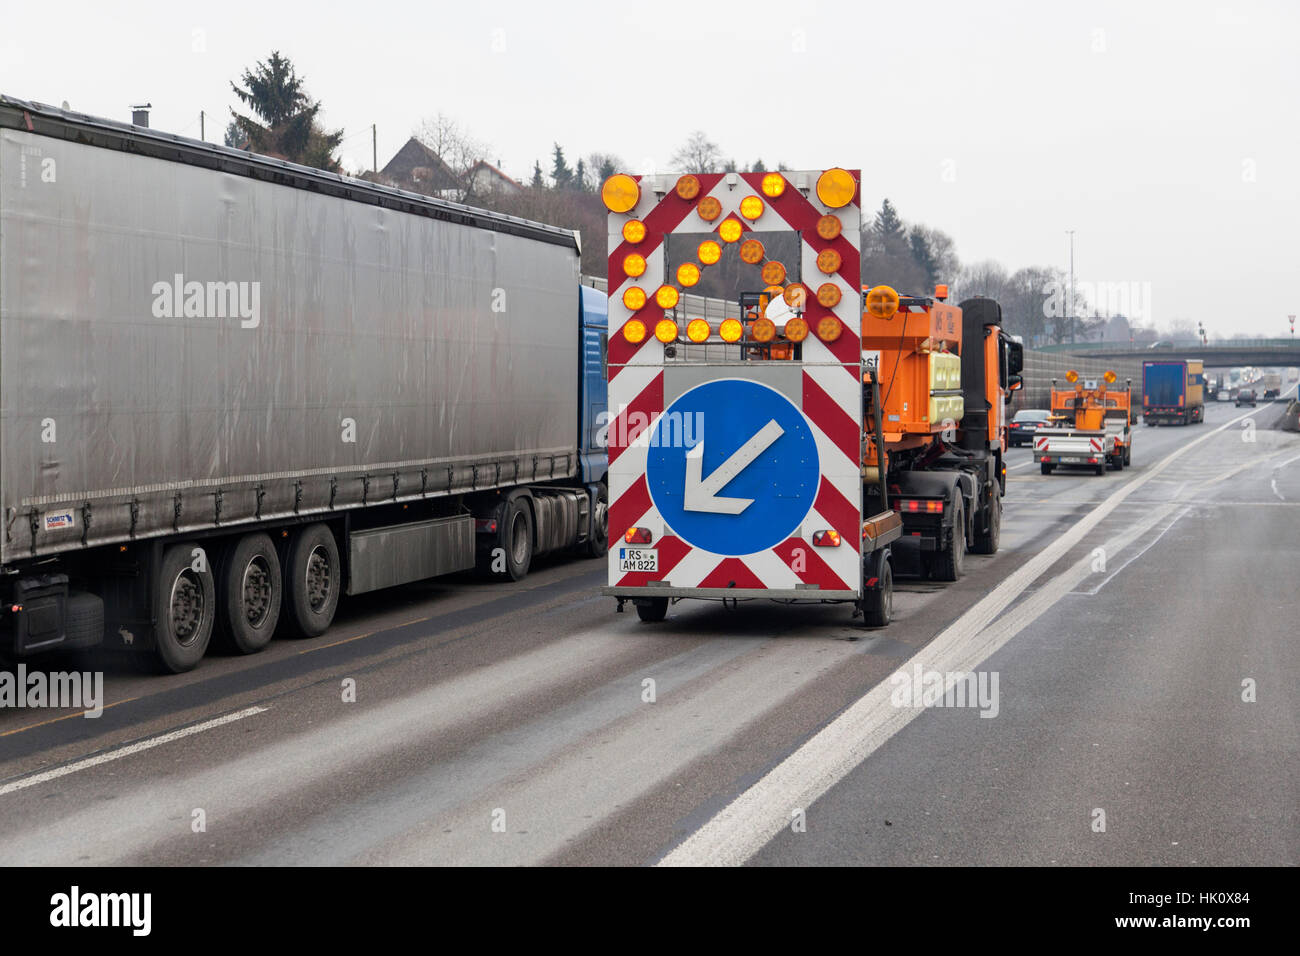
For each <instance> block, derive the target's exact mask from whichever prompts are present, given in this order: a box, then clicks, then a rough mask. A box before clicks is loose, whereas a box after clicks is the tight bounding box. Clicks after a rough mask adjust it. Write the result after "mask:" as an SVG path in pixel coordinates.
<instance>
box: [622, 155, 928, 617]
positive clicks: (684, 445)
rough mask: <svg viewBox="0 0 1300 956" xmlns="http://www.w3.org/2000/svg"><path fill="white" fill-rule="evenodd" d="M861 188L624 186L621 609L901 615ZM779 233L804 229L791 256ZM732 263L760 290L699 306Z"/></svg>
mask: <svg viewBox="0 0 1300 956" xmlns="http://www.w3.org/2000/svg"><path fill="white" fill-rule="evenodd" d="M858 179H859V176H858V174H857V172H856V171H850V170H845V169H838V168H834V169H826V170H811V171H804V172H778V173H699V174H686V175H682V176H654V177H634V176H626V175H622V174H619V175H615V176H612V177H610V179H608V180H607V181H606V182H605V184H604V186H603V188H602V197H603V199H604V201H605V205H606V207H607V208H608V209H609V212H610V215H609V286H608V289H609V309H610V339H609V362H608V369H609V371H608V374H609V401H610V408H611V414H612V415H613V416H614V420H613V421H612V422H611V425H610V428H609V430H608V434H609V436H610V441H609V448H608V451H609V461H610V468H609V501H610V506H609V520H610V552H609V584H608V586H607V587H605V588H604V589H603V593H605V594H608V595H611V596H613V597H614V598H616V599H617V601H618V609H619V610H620V611H621V610H623V606H624V604H625V603H626V602H628V601H631V602H632V603H633V605H634V606H635V607H636V609H637V613H638V614H639V615H640V617H641V618H642V619H643V620H647V621H659V620H662V619H663V618H664V616H665V614H666V613H667V609H668V606H669V603H670V602H673V601H678V600H681V599H683V598H703V599H713V600H718V599H722V600H726V599H741V598H773V599H779V600H783V601H800V600H807V601H815V602H825V601H844V602H850V603H852V604H853V605H854V606H855V608H856V609H857V611H858V612H861V613H862V614H863V615H864V619H865V620H866V622H867V623H868V624H870V625H873V626H878V625H882V624H885V623H887V622H888V619H889V615H890V607H891V604H892V582H893V573H892V567H891V564H890V545H891V543H892V542H893V541H894V540H896V539H897V538H898V536H899V534H901V529H902V524H901V520H900V519H899V517H898V516H897V515H896V514H894V513H893V512H884V513H881V514H874V515H870V516H864V515H863V508H862V502H863V485H862V436H863V421H864V419H863V414H864V407H865V403H864V400H863V375H862V372H863V369H862V356H861V323H862V296H861V291H860V278H859V251H858V237H859V234H860V233H859V229H860V220H861V207H860V198H859V189H858ZM778 233H783V234H786V235H789V234H793V235H794V236H795V237H797V243H796V244H795V245H794V248H795V249H796V250H797V251H796V252H795V253H794V254H793V255H789V256H786V257H785V259H786V261H781V260H780V259H778V258H777V257H776V253H775V252H769V248H768V247H769V246H771V247H772V248H773V249H775V247H776V245H777V244H778V243H777V241H776V239H775V235H774V234H778ZM670 239H672V240H673V241H672V242H671V243H670V242H669V240H670ZM765 240H766V241H765ZM720 263H734V264H736V265H738V266H739V267H740V268H742V269H747V270H748V273H749V275H750V276H751V278H752V281H753V285H752V287H751V288H752V290H753V291H752V292H748V293H746V294H744V295H742V296H741V300H740V308H738V309H737V311H736V314H734V315H728V316H725V317H723V318H722V319H720V320H719V319H717V318H712V319H710V318H706V317H704V316H701V315H695V314H692V313H691V312H690V311H689V310H688V309H687V308H686V307H685V301H686V299H685V298H684V294H685V293H687V292H689V291H690V290H691V289H692V287H694V286H695V285H696V284H697V283H698V282H699V281H700V278H701V276H702V275H703V273H704V270H706V269H708V268H709V267H711V266H717V265H719V264H720ZM872 407H873V408H874V407H879V403H878V402H877V403H874V404H873V406H872ZM868 429H869V430H872V431H875V432H879V422H874V423H868Z"/></svg>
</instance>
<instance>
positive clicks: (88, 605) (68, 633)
mask: <svg viewBox="0 0 1300 956" xmlns="http://www.w3.org/2000/svg"><path fill="white" fill-rule="evenodd" d="M63 634H64V644H65V645H66V646H68V647H93V646H95V645H96V644H100V643H103V640H104V601H103V599H102V598H100V596H99V595H98V594H91V593H89V592H88V591H69V592H68V613H67V617H66V618H65V619H64V622H63Z"/></svg>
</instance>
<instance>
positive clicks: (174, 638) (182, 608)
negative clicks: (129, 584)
mask: <svg viewBox="0 0 1300 956" xmlns="http://www.w3.org/2000/svg"><path fill="white" fill-rule="evenodd" d="M195 550H196V546H195V545H194V544H193V543H187V544H174V545H172V546H171V547H169V548H167V549H166V550H165V551H163V554H162V560H161V561H160V562H159V563H158V581H157V584H158V587H157V596H156V598H155V601H154V621H156V622H157V623H156V625H155V627H154V644H155V648H156V651H157V654H158V660H159V662H160V663H161V664H162V666H163V667H164V668H166V669H167V670H169V671H171V672H172V673H173V674H180V673H182V672H184V671H188V670H193V669H194V668H195V667H196V666H198V663H199V661H201V660H203V655H204V654H205V653H206V652H207V649H208V642H209V641H210V640H211V639H212V625H213V622H214V621H215V619H216V616H217V615H216V610H217V601H216V593H217V589H216V585H215V584H214V583H213V580H212V564H211V562H210V561H209V560H208V559H207V558H206V557H204V558H203V560H201V561H200V560H198V556H196V555H195V554H194V551H195ZM196 563H197V564H198V565H199V566H200V567H201V568H202V570H196V569H195V564H196Z"/></svg>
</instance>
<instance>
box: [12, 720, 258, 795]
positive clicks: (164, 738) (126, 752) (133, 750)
mask: <svg viewBox="0 0 1300 956" xmlns="http://www.w3.org/2000/svg"><path fill="white" fill-rule="evenodd" d="M267 709H268V708H266V707H246V708H244V709H243V710H238V711H235V712H234V713H231V714H225V715H224V716H221V717H215V718H213V719H212V720H205V721H203V723H201V724H194V725H193V726H192V727H182V728H181V729H180V730H173V731H170V732H168V733H165V734H162V735H160V736H158V737H149V738H147V739H145V740H139V741H136V742H135V743H133V744H127V745H126V746H125V747H118V748H117V749H116V750H110V751H108V752H106V753H102V754H96V755H95V756H93V757H86V758H85V759H83V760H76V761H73V762H72V763H70V764H65V765H64V766H62V767H55V768H54V769H53V770H45V771H42V772H41V773H35V774H32V775H31V776H30V777H20V778H19V779H17V780H13V781H10V782H9V783H6V784H4V785H3V786H0V797H3V796H5V795H6V794H10V793H14V792H16V791H18V790H26V789H27V788H28V787H35V786H37V785H38V784H42V783H46V782H48V781H50V780H57V779H58V778H59V777H66V776H67V775H68V774H70V773H77V772H78V771H79V770H89V769H90V768H91V767H98V766H99V765H100V764H105V763H109V762H110V761H113V760H120V759H122V758H123V757H130V756H131V755H132V754H138V753H141V752H142V751H145V750H152V749H153V748H154V747H160V746H162V745H163V744H167V743H171V742H172V741H173V740H180V739H181V738H182V737H189V736H191V735H192V734H199V733H202V732H203V731H205V730H212V729H213V728H216V727H220V726H222V725H224V724H230V723H234V722H235V721H236V720H243V719H244V718H245V717H252V716H253V715H254V714H261V713H265V712H266V711H267Z"/></svg>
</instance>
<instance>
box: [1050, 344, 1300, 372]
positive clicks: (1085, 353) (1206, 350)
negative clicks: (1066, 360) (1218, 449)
mask: <svg viewBox="0 0 1300 956" xmlns="http://www.w3.org/2000/svg"><path fill="white" fill-rule="evenodd" d="M1034 351H1036V352H1046V353H1049V354H1051V353H1058V354H1066V355H1078V356H1082V357H1085V358H1098V359H1106V360H1109V361H1122V360H1124V359H1130V360H1137V361H1141V360H1144V359H1200V360H1201V361H1202V362H1204V363H1205V367H1206V368H1234V367H1236V366H1239V365H1255V366H1265V367H1266V366H1274V365H1276V366H1282V367H1284V368H1285V367H1288V366H1293V365H1294V366H1300V339H1291V338H1286V339H1233V340H1232V341H1229V342H1222V341H1212V342H1210V343H1208V344H1206V345H1202V344H1201V343H1200V342H1199V341H1195V340H1193V341H1188V342H1173V343H1169V344H1165V343H1161V344H1158V345H1156V346H1155V347H1149V346H1135V345H1131V344H1129V343H1127V342H1078V343H1073V344H1066V345H1047V346H1040V347H1039V348H1037V349H1035V350H1034Z"/></svg>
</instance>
